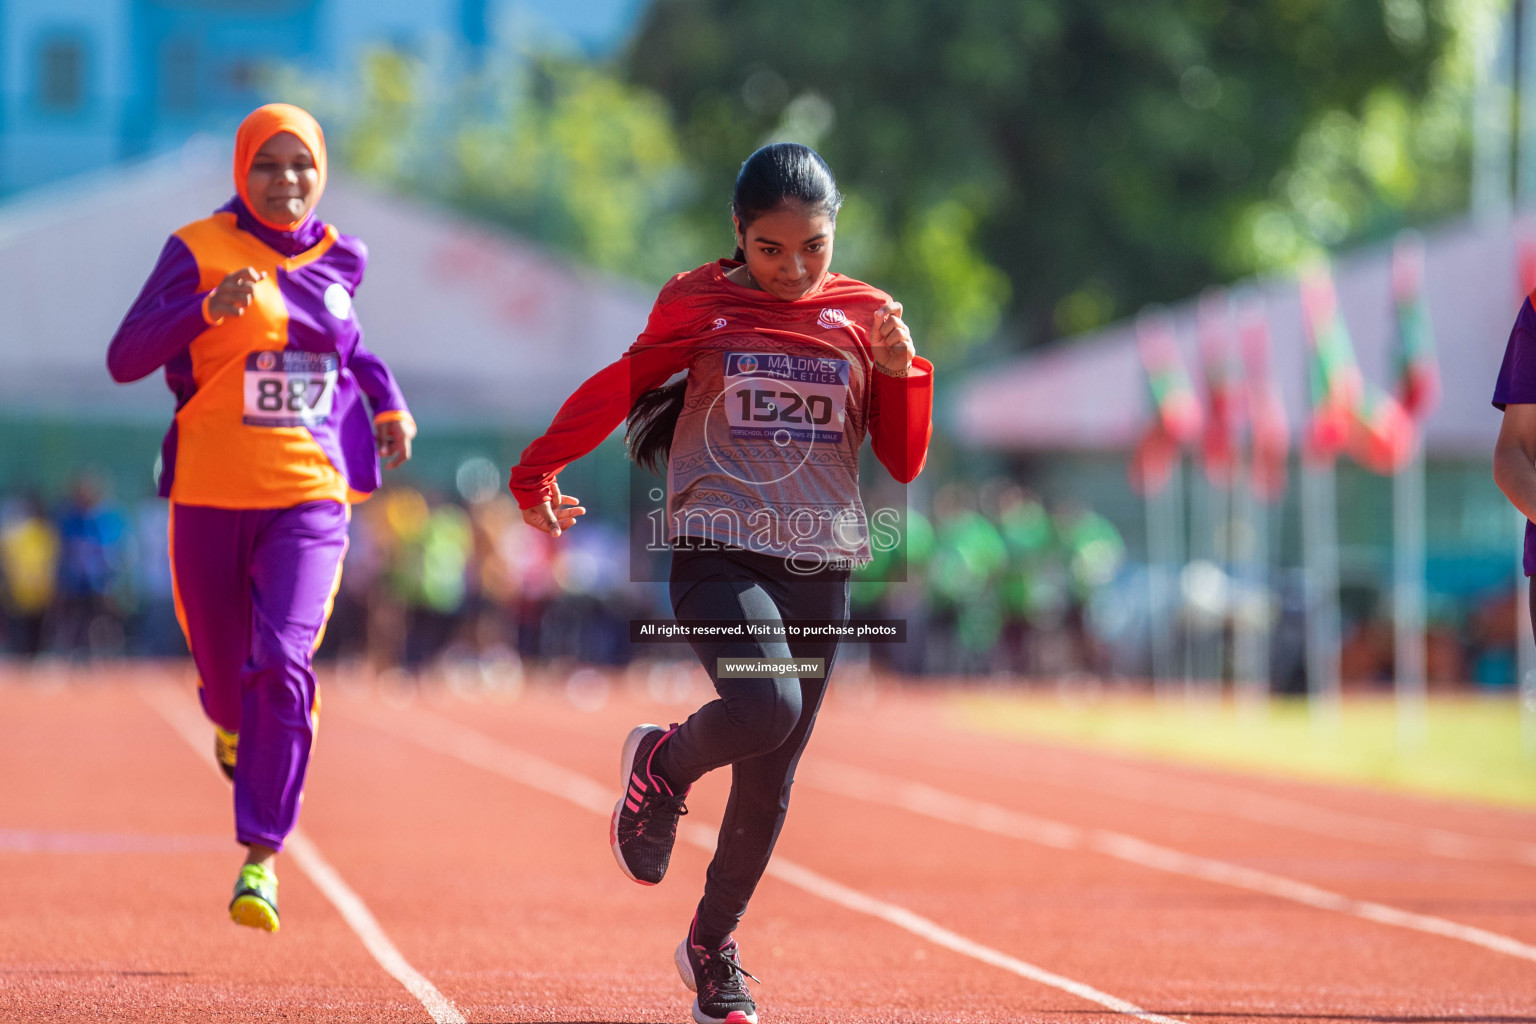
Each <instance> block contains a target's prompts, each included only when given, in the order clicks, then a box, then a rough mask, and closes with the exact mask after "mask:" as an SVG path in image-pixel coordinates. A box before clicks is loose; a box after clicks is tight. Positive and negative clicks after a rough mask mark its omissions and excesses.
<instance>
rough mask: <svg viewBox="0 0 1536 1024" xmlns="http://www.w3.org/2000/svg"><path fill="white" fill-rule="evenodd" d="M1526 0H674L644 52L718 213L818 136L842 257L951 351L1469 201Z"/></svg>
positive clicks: (1191, 285)
mask: <svg viewBox="0 0 1536 1024" xmlns="http://www.w3.org/2000/svg"><path fill="white" fill-rule="evenodd" d="M1506 2H1507V0H1246V2H1244V0H1033V2H1027V3H1026V2H1020V0H945V2H943V3H936V2H933V0H844V2H841V3H835V4H832V3H825V2H822V0H780V2H778V3H775V4H758V3H749V2H745V0H655V2H654V3H653V4H652V6H651V7H650V9H649V10H648V12H647V14H646V16H645V19H644V22H643V24H642V26H641V29H640V31H639V33H638V36H637V38H636V39H635V41H634V43H633V45H632V46H631V47H630V50H629V55H628V58H627V70H626V73H627V75H628V77H629V78H630V80H631V81H633V82H634V83H636V84H637V85H640V86H644V87H647V88H649V89H653V90H655V91H657V92H659V93H660V94H661V95H662V96H664V97H666V99H667V101H668V103H670V105H671V107H672V109H673V111H674V112H675V113H676V117H677V121H678V124H679V126H680V132H681V145H682V147H683V149H684V150H685V151H686V152H687V153H688V155H689V158H690V160H692V161H693V162H694V164H695V165H696V167H697V169H698V174H699V188H698V190H697V192H696V193H695V195H696V197H697V198H696V199H695V201H694V202H693V204H692V205H691V208H690V210H689V216H690V217H691V218H692V220H693V221H694V223H695V226H696V227H695V230H696V231H697V232H699V233H700V234H708V233H710V232H714V233H717V234H723V232H724V230H725V229H724V227H723V226H722V225H723V224H724V220H725V213H724V209H725V198H726V197H727V196H728V195H729V189H730V183H731V179H732V177H733V175H734V173H735V170H736V168H737V167H738V166H739V164H740V161H741V160H742V159H743V158H744V157H745V156H746V154H747V153H749V152H750V151H751V150H752V149H753V148H755V147H756V146H758V145H760V144H762V143H763V142H766V141H769V140H774V139H791V140H795V141H800V142H805V143H807V144H810V145H814V146H816V147H817V148H818V149H819V150H820V151H821V152H822V153H823V154H824V155H825V156H826V157H827V159H828V161H829V162H830V163H831V164H832V166H833V168H834V169H835V170H836V171H838V172H839V175H840V178H839V183H840V184H841V185H842V186H843V189H844V191H845V192H846V193H848V195H849V201H848V204H847V206H846V207H845V212H844V215H843V217H842V219H841V220H840V223H839V229H840V230H839V246H840V251H839V259H840V261H841V264H842V266H843V268H844V269H847V270H849V271H850V272H852V273H855V274H858V275H860V276H865V277H867V278H868V279H870V280H872V281H874V282H876V283H878V284H880V285H881V286H882V287H884V288H886V289H887V290H889V291H891V292H892V293H893V294H895V295H896V296H897V298H899V299H902V300H903V301H904V302H906V303H907V305H908V312H909V315H910V317H911V318H912V319H913V320H914V321H915V323H916V325H917V326H918V328H919V329H920V330H921V332H922V333H921V336H920V342H919V343H920V345H922V346H923V348H924V351H927V352H937V354H938V355H939V356H940V357H941V358H943V357H945V356H948V355H952V354H954V353H956V352H958V350H960V349H962V348H963V347H964V346H966V345H968V344H971V343H974V342H976V341H977V340H980V339H983V338H985V337H987V336H988V335H989V334H990V333H991V332H992V331H993V330H994V328H995V327H996V326H997V325H998V324H999V322H1000V320H1001V319H1003V318H1007V319H1008V320H1009V321H1010V322H1011V324H1012V325H1013V326H1014V327H1015V328H1016V329H1015V330H1012V331H1010V332H1008V333H1009V334H1010V335H1012V336H1016V337H1017V338H1018V339H1020V340H1021V342H1022V343H1023V344H1032V343H1037V342H1040V341H1043V340H1046V339H1048V338H1051V337H1053V336H1057V335H1061V334H1069V333H1073V332H1077V331H1082V330H1087V329H1090V328H1093V327H1095V326H1098V325H1100V324H1102V323H1104V322H1106V321H1108V320H1109V319H1111V318H1113V317H1116V316H1121V315H1125V314H1127V313H1129V312H1131V311H1133V310H1134V309H1136V308H1137V307H1139V306H1141V305H1142V304H1144V303H1147V302H1150V301H1157V300H1171V299H1176V298H1181V297H1183V296H1185V295H1187V294H1190V293H1192V292H1194V291H1196V290H1198V289H1200V288H1201V287H1203V286H1205V285H1207V284H1209V283H1211V282H1212V281H1213V280H1222V279H1231V278H1234V277H1237V276H1241V275H1244V274H1247V273H1251V272H1254V271H1259V270H1266V269H1273V268H1279V267H1285V266H1289V265H1292V264H1294V263H1296V262H1298V261H1299V260H1301V259H1303V258H1305V257H1306V256H1307V255H1308V254H1309V252H1311V251H1313V250H1315V249H1316V248H1318V247H1326V246H1332V245H1337V244H1338V243H1341V242H1344V241H1347V240H1351V239H1355V238H1360V237H1367V236H1374V235H1378V234H1382V233H1385V232H1388V231H1390V230H1392V229H1394V228H1396V227H1397V226H1399V225H1401V224H1402V223H1404V222H1408V221H1414V220H1422V219H1425V218H1427V217H1431V216H1434V215H1437V214H1442V213H1444V212H1447V211H1450V210H1455V209H1459V208H1461V207H1463V206H1464V205H1465V202H1466V196H1467V188H1468V184H1467V182H1468V171H1467V161H1466V153H1467V149H1468V141H1467V135H1466V127H1465V123H1466V117H1465V111H1466V109H1467V101H1468V96H1469V94H1470V88H1471V78H1472V66H1473V62H1472V60H1471V53H1472V51H1473V48H1474V47H1475V46H1477V45H1478V44H1479V41H1480V40H1481V39H1484V38H1486V33H1487V30H1488V28H1489V27H1490V25H1491V24H1492V22H1493V18H1494V17H1496V15H1497V13H1498V12H1499V11H1500V10H1502V9H1503V8H1504V6H1505V4H1506ZM722 245H723V243H722Z"/></svg>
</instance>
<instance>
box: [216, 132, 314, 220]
mask: <svg viewBox="0 0 1536 1024" xmlns="http://www.w3.org/2000/svg"><path fill="white" fill-rule="evenodd" d="M279 132H288V133H290V134H292V135H294V136H297V137H298V140H299V141H300V142H302V143H304V145H305V146H307V147H309V155H310V156H312V157H314V158H315V170H316V171H317V172H318V174H319V176H320V180H319V181H318V182H316V183H315V202H316V203H318V202H319V201H320V193H322V192H324V191H325V134H324V133H323V132H321V131H320V122H318V121H316V120H315V119H314V118H313V117H311V116H310V114H309V112H308V111H307V110H302V109H300V108H298V107H295V106H293V105H291V104H288V103H268V104H267V105H266V106H264V107H257V108H256V109H255V110H253V111H251V112H250V114H248V115H247V116H246V118H245V120H244V121H241V122H240V130H239V131H237V132H235V193H236V194H237V195H239V197H240V201H241V202H243V203H245V208H246V209H247V210H249V211H250V213H251V216H252V217H255V218H256V220H257V221H258V222H260V223H262V224H265V225H266V226H267V227H269V228H272V229H273V230H274V231H292V230H294V229H295V228H297V227H298V226H299V225H298V224H274V223H272V222H271V221H269V220H267V219H266V218H265V217H263V216H262V215H261V214H259V213H257V212H256V206H255V204H253V203H252V202H251V197H250V196H248V195H246V194H245V179H246V178H248V177H249V176H250V173H251V162H252V161H253V160H255V159H256V153H257V151H258V150H260V149H261V147H262V146H264V145H266V142H267V140H268V139H270V138H271V137H272V136H274V135H277V134H278V133H279ZM311 216H314V206H313V205H311V206H310V212H309V215H308V216H306V217H305V220H308V219H309V217H311ZM299 223H300V224H302V223H303V221H300V222H299Z"/></svg>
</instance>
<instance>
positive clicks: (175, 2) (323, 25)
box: [0, 0, 643, 196]
mask: <svg viewBox="0 0 1536 1024" xmlns="http://www.w3.org/2000/svg"><path fill="white" fill-rule="evenodd" d="M642 7H643V0H582V2H581V3H570V2H567V0H243V2H241V3H238V4H236V3H215V2H208V0H201V2H200V0H5V2H4V3H0V196H6V195H9V194H12V193H15V192H19V191H22V190H25V189H29V188H33V187H36V186H38V185H42V184H46V183H48V182H52V181H55V180H58V179H61V178H66V177H70V176H72V175H76V174H80V173H83V172H87V171H92V170H95V169H98V168H102V167H106V166H109V165H111V164H114V163H117V162H119V161H122V160H126V159H133V158H138V157H143V156H147V155H153V154H156V153H161V152H165V151H167V150H170V149H174V148H175V147H177V146H179V145H181V144H182V143H183V142H185V141H186V140H187V139H188V138H189V137H190V136H192V135H193V134H195V133H196V132H198V131H203V130H208V129H213V130H216V131H219V132H227V131H228V128H229V125H230V124H232V123H233V122H234V120H235V119H237V118H239V117H240V116H242V115H243V114H245V113H246V112H247V111H249V110H250V109H251V108H253V107H255V106H257V105H259V104H260V103H262V102H263V101H264V100H266V99H267V98H268V97H267V96H266V95H265V94H264V92H263V83H264V82H265V81H266V80H267V79H266V76H267V74H268V72H269V71H270V70H271V69H272V68H273V67H275V66H276V65H278V64H279V63H281V64H283V65H286V66H291V67H295V68H298V69H300V70H302V71H305V72H307V73H310V74H325V75H332V76H346V75H347V74H348V73H349V72H350V70H351V69H352V68H354V67H355V65H356V63H357V61H358V60H359V59H360V58H361V57H362V56H363V55H364V54H365V53H366V52H367V51H368V50H369V49H371V48H376V47H381V46H383V47H390V48H393V49H397V50H402V51H406V52H412V53H421V54H426V53H434V54H442V53H445V52H446V53H449V54H456V55H458V56H459V57H460V58H461V59H462V60H463V61H465V62H467V63H473V62H475V61H477V60H479V59H481V56H482V55H483V54H485V53H487V52H490V51H493V50H515V49H517V48H520V47H522V46H526V45H530V44H536V45H540V46H557V47H558V46H566V47H573V48H576V49H579V50H581V51H583V52H587V53H603V52H607V51H608V50H611V49H612V48H613V47H615V46H616V45H618V44H619V43H620V42H621V41H622V40H623V39H624V37H625V35H626V34H627V32H628V31H629V29H630V27H631V26H632V25H633V23H634V21H635V19H636V17H637V15H638V13H639V11H640V10H641V8H642Z"/></svg>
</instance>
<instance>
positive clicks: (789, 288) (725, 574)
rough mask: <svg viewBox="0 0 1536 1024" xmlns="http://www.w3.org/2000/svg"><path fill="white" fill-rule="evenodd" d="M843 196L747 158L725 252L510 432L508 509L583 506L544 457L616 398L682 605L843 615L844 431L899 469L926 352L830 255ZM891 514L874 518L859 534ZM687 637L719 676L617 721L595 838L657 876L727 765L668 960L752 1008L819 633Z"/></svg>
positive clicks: (928, 389)
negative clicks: (515, 438)
mask: <svg viewBox="0 0 1536 1024" xmlns="http://www.w3.org/2000/svg"><path fill="white" fill-rule="evenodd" d="M841 202H842V197H841V196H840V195H839V194H838V191H837V185H836V183H835V182H834V181H833V178H832V172H831V170H830V169H829V168H828V167H827V165H826V163H825V161H823V160H822V159H821V157H820V156H818V155H817V154H816V153H815V152H813V151H812V150H810V149H808V148H806V147H805V146H800V145H795V144H791V143H778V144H774V145H770V146H765V147H763V148H762V149H760V150H758V151H757V152H756V153H753V154H752V156H751V157H749V158H748V159H747V161H746V163H744V164H743V165H742V168H741V173H740V174H739V175H738V177H737V179H736V188H735V192H734V195H733V197H732V212H733V214H734V216H733V221H734V224H735V230H736V243H737V247H738V248H737V252H736V257H735V259H731V260H720V261H718V262H716V263H709V264H706V265H705V266H702V267H700V268H698V269H697V270H694V271H691V272H689V273H686V274H679V275H678V276H676V277H675V278H673V279H672V280H671V281H670V282H669V283H668V284H667V285H666V286H665V287H664V288H663V289H662V290H661V294H660V296H659V297H658V298H657V300H656V306H655V308H654V309H653V310H652V312H651V316H650V321H649V323H648V324H647V325H646V328H645V332H644V333H643V334H641V335H640V337H639V338H638V339H637V340H636V342H635V343H634V345H632V346H631V347H630V349H629V351H628V352H626V353H625V354H624V356H623V358H621V359H619V360H618V361H617V362H615V363H613V364H612V365H610V366H608V367H606V368H605V369H603V370H600V371H599V372H598V373H597V374H595V375H594V376H593V377H591V378H590V379H589V380H587V381H586V382H585V383H584V384H582V385H581V387H579V388H578V389H577V390H576V393H575V394H573V395H572V396H571V397H570V399H568V400H567V401H566V403H565V405H564V406H562V407H561V409H560V411H559V413H558V414H557V415H556V416H555V420H554V422H553V423H552V424H551V425H550V427H549V430H548V431H546V432H545V433H544V435H543V436H541V437H540V438H538V439H537V440H535V441H534V442H533V443H532V444H531V445H529V446H528V448H527V449H526V450H525V451H524V452H523V455H522V459H521V461H520V462H519V463H518V465H517V466H516V467H514V468H513V470H512V492H513V494H515V495H516V497H517V500H518V504H519V505H520V506H521V507H522V509H523V518H524V520H525V521H527V522H528V523H529V524H530V525H532V526H535V527H537V528H539V529H541V530H544V531H546V532H547V533H550V534H551V535H553V536H556V537H558V536H560V535H561V533H562V532H563V531H564V530H566V529H569V528H570V527H571V526H572V525H574V524H575V522H576V517H578V516H580V515H583V514H585V511H586V510H585V509H584V508H582V507H581V506H580V504H579V503H578V501H577V499H576V498H574V497H572V496H570V495H562V494H561V493H560V488H559V487H558V485H557V484H556V482H555V475H556V474H557V473H558V472H559V471H560V470H561V469H563V468H564V467H565V466H566V465H568V464H569V463H570V462H572V461H574V460H575V459H577V458H580V457H581V456H582V455H585V454H586V453H587V452H589V451H591V450H592V449H593V448H595V447H596V446H597V445H598V444H599V443H601V442H602V440H603V439H604V438H605V437H607V436H608V435H609V434H610V433H611V432H612V431H613V429H614V428H615V427H617V426H618V425H619V423H620V422H622V421H624V420H625V418H626V416H627V418H628V420H629V433H628V437H629V442H630V454H631V457H632V458H634V459H635V460H636V461H637V462H640V463H642V464H645V465H649V466H651V467H652V468H659V467H660V466H661V465H662V464H665V465H666V470H667V521H668V539H669V541H670V542H671V546H672V572H671V594H672V606H673V609H674V610H675V612H676V614H677V618H678V619H679V620H680V621H681V620H701V619H713V620H720V621H721V622H722V623H723V624H730V623H762V624H765V625H769V626H774V625H776V624H782V622H783V621H784V620H812V621H816V622H820V623H824V624H841V623H843V622H846V620H847V617H848V579H849V573H850V571H851V569H852V568H853V567H854V566H857V565H859V564H862V563H864V562H866V561H868V560H869V559H870V554H871V552H870V543H871V539H872V537H871V530H870V524H869V520H870V518H871V517H870V516H869V515H868V514H867V513H866V512H865V509H864V506H863V503H862V501H861V500H860V496H859V488H858V469H859V449H860V447H861V446H862V444H863V441H864V437H865V435H866V434H867V435H868V436H869V437H870V439H871V442H872V444H873V448H874V452H875V456H876V458H878V459H879V460H880V461H881V463H882V464H884V465H885V467H886V468H887V469H888V470H889V471H890V473H891V475H892V476H894V477H895V478H896V479H898V480H900V481H902V482H903V483H905V482H907V481H910V480H911V479H913V478H914V477H915V476H917V474H918V472H919V471H921V469H922V466H923V462H924V459H925V458H926V455H927V450H928V440H929V437H930V435H931V433H932V426H931V410H932V399H933V387H932V385H933V367H932V365H931V364H930V363H929V362H928V361H927V360H925V359H921V358H917V357H916V356H915V354H914V350H913V346H912V339H911V335H910V333H909V332H908V330H907V327H906V325H905V324H904V323H902V320H901V306H900V304H899V303H896V302H894V301H892V300H891V297H890V296H889V295H886V294H885V293H884V292H882V291H880V290H878V289H876V288H871V287H870V286H869V285H866V284H863V283H861V282H859V281H855V280H852V279H850V278H847V277H844V276H842V275H841V274H835V273H832V272H831V270H830V269H829V268H830V265H831V262H832V241H833V231H834V228H835V226H836V218H837V210H838V206H839V205H840V204H841ZM684 371H686V373H687V376H686V378H684V379H682V380H679V381H677V382H675V383H672V384H666V381H667V380H668V378H670V377H672V376H674V375H675V374H677V373H680V372H684ZM663 385H665V386H663ZM879 524H880V519H879V514H878V513H877V525H879ZM891 536H892V535H891V534H890V532H889V531H883V530H880V529H877V530H876V531H874V537H873V539H874V541H875V542H876V543H879V542H880V541H881V540H882V539H885V538H889V537H891ZM690 643H691V644H692V646H693V648H694V651H695V653H696V654H697V655H698V657H699V660H700V661H701V662H702V663H703V665H704V668H705V670H706V671H707V672H708V673H709V676H710V679H711V680H712V681H713V682H714V685H715V690H716V692H717V693H718V694H719V698H718V699H717V700H713V701H711V702H709V703H708V704H706V705H704V707H702V708H700V709H699V710H698V711H696V712H695V713H694V714H693V715H692V716H690V717H689V719H688V720H687V721H686V722H684V723H683V724H682V725H680V726H673V727H672V728H670V729H663V728H661V727H659V726H655V725H642V726H639V727H637V728H636V729H634V730H633V731H632V732H631V733H630V734H629V736H628V738H627V739H626V741H625V743H624V748H623V753H622V760H621V766H620V767H621V771H622V777H621V781H620V786H621V788H622V790H623V795H621V796H620V798H619V801H618V804H617V805H616V806H615V808H614V815H613V827H612V836H611V838H612V844H613V850H614V855H615V856H616V857H617V859H618V862H619V866H620V867H621V868H622V869H623V870H624V873H625V874H626V875H628V876H629V877H630V878H632V879H634V880H635V881H637V882H640V883H642V884H646V885H654V884H656V883H657V882H659V881H661V879H662V876H663V875H664V874H665V873H666V870H667V864H668V861H669V859H670V857H671V853H672V845H673V842H674V840H675V839H676V836H677V819H678V816H679V815H681V814H683V813H684V806H683V798H684V797H685V796H686V795H687V792H688V789H689V787H690V786H691V785H692V784H693V782H694V781H695V780H697V779H698V778H700V777H701V776H703V775H704V773H705V772H708V771H711V770H712V769H715V768H720V767H724V766H725V765H730V766H731V796H730V802H729V804H728V806H727V808H726V812H725V820H724V821H723V822H722V823H721V828H720V838H719V841H718V845H717V847H716V850H715V856H714V860H713V862H712V863H711V864H710V866H709V872H708V877H707V880H706V882H705V886H704V897H703V899H702V900H701V901H700V902H699V907H698V912H697V913H696V914H695V916H694V919H693V923H692V925H691V927H690V928H689V929H688V935H687V937H686V938H685V939H684V940H683V942H682V943H681V945H679V947H678V949H677V954H676V960H677V966H678V970H679V972H680V973H681V974H682V976H683V980H684V982H685V983H686V984H687V985H688V987H689V988H690V989H693V990H694V991H695V992H697V993H698V998H697V999H696V1000H695V1001H694V1004H693V1018H694V1020H695V1021H698V1022H699V1024H725V1022H730V1024H738V1022H749V1024H750V1022H755V1021H756V1020H757V1010H756V1006H755V1004H754V1003H753V1000H752V997H751V995H750V993H749V992H748V991H747V988H746V985H745V984H744V981H743V975H744V974H745V972H744V971H743V970H742V968H741V965H740V961H739V959H738V955H737V949H736V943H735V941H734V940H733V939H732V933H733V932H734V931H735V929H736V926H737V924H738V923H739V922H740V920H741V917H742V915H743V913H744V912H745V911H746V908H747V903H748V901H749V900H750V899H751V897H752V892H753V890H754V889H755V888H756V886H757V883H758V880H759V879H760V878H761V877H762V874H763V871H764V869H765V868H766V867H767V865H768V858H769V856H770V855H771V854H772V851H773V845H774V842H775V840H776V839H777V838H778V834H779V829H780V828H781V827H782V825H783V823H784V815H785V812H786V810H787V809H788V807H789V791H790V784H791V782H792V780H793V778H794V772H795V765H796V763H797V762H798V761H799V759H800V754H801V752H802V751H803V750H804V749H805V744H806V740H807V739H808V738H809V736H810V732H811V726H812V724H813V723H814V722H815V718H816V711H817V709H818V708H819V707H820V704H821V698H822V694H823V693H824V692H825V688H826V681H827V680H826V677H827V675H828V674H829V673H830V670H831V667H832V662H833V660H834V658H835V657H836V654H837V647H838V644H837V640H836V639H835V638H828V637H826V636H820V637H816V638H814V639H804V638H786V637H785V636H784V635H783V634H782V632H780V634H779V635H772V634H770V635H769V636H767V637H763V636H752V635H743V636H739V637H734V638H719V639H691V640H690ZM724 658H742V659H756V660H762V659H765V658H779V659H790V658H793V659H795V660H796V661H801V662H803V661H806V660H808V659H819V660H820V662H821V667H822V671H821V672H819V673H816V672H808V673H807V674H805V675H803V676H802V675H799V674H788V673H787V672H785V673H784V674H779V675H763V674H761V673H762V670H761V668H759V669H757V670H756V674H748V673H743V674H741V675H736V674H732V673H730V672H728V671H727V672H722V670H721V666H720V659H724ZM775 667H776V668H780V669H781V671H782V667H781V666H775Z"/></svg>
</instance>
